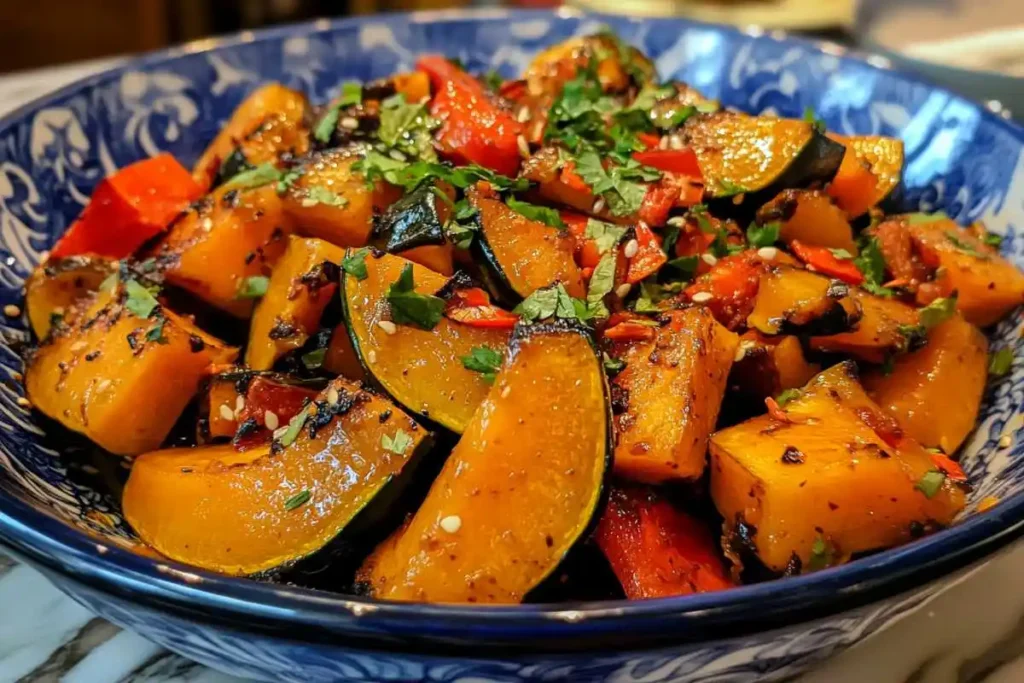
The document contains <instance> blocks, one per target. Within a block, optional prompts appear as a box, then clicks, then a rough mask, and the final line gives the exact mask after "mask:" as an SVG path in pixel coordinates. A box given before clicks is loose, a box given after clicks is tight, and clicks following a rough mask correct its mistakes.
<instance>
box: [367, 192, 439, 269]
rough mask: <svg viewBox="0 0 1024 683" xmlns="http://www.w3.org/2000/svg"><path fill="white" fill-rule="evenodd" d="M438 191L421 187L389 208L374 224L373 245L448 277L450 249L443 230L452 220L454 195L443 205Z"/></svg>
mask: <svg viewBox="0 0 1024 683" xmlns="http://www.w3.org/2000/svg"><path fill="white" fill-rule="evenodd" d="M446 189H450V188H446ZM437 191H438V190H437V188H435V187H434V186H431V185H423V186H421V187H419V188H417V189H415V190H413V191H412V192H410V193H409V194H407V195H405V196H404V197H402V198H401V199H399V200H398V201H397V202H395V203H394V204H392V205H391V207H390V208H388V210H387V212H386V213H384V215H382V216H381V217H380V218H379V219H378V220H376V221H374V227H373V244H374V245H376V246H378V247H380V248H381V249H383V250H384V251H386V252H388V253H389V254H398V255H400V256H401V257H402V258H406V259H409V260H410V261H413V262H414V263H418V264H420V265H422V266H426V267H427V268H430V269H431V270H433V271H434V272H436V273H441V274H442V275H451V274H452V273H453V272H454V266H453V263H452V252H453V249H452V245H451V244H450V243H449V242H448V237H447V236H446V235H445V230H444V226H445V223H446V222H447V221H448V219H449V218H450V217H451V204H452V200H451V195H454V192H451V193H449V201H445V200H444V199H442V198H440V197H439V196H438V195H437ZM442 191H443V190H442Z"/></svg>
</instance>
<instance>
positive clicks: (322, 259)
mask: <svg viewBox="0 0 1024 683" xmlns="http://www.w3.org/2000/svg"><path fill="white" fill-rule="evenodd" d="M344 256H345V250H344V249H342V248H341V247H338V246H335V245H333V244H329V243H327V242H324V241H323V240H318V239H308V238H301V237H295V236H292V237H289V238H288V246H287V248H286V249H285V252H284V254H283V255H282V256H281V258H280V259H279V260H278V262H277V264H276V265H275V266H274V270H273V272H272V273H271V275H270V280H269V281H266V280H260V281H259V282H260V283H261V284H260V288H261V289H262V287H263V284H262V283H266V291H265V292H264V293H263V294H262V297H261V298H260V299H259V303H257V304H256V310H255V311H254V312H253V316H252V323H251V325H250V326H249V345H248V347H247V348H246V350H245V364H246V365H248V366H249V367H250V368H252V369H253V370H269V369H270V368H271V367H273V365H274V363H275V362H276V361H277V359H278V358H280V357H281V356H283V355H285V354H286V353H288V352H289V351H293V350H295V349H297V348H299V347H301V346H302V345H303V344H305V343H306V340H307V339H309V336H310V335H311V334H313V333H314V332H316V330H317V329H318V328H319V327H320V317H321V316H322V315H323V312H324V309H325V308H326V307H327V304H328V303H330V301H331V300H332V297H333V296H334V294H335V291H337V289H338V274H339V273H340V272H341V271H340V266H341V260H342V259H343V258H344Z"/></svg>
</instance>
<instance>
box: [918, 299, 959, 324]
mask: <svg viewBox="0 0 1024 683" xmlns="http://www.w3.org/2000/svg"><path fill="white" fill-rule="evenodd" d="M955 312H956V295H955V294H954V295H953V296H950V297H940V298H938V299H936V300H935V301H933V302H931V303H930V304H928V305H927V306H925V307H924V308H922V309H921V310H920V311H919V312H918V319H919V320H920V322H921V326H922V327H924V329H925V330H926V331H927V330H931V329H933V328H935V327H937V326H939V325H941V324H942V323H944V322H946V321H947V320H949V319H950V318H952V317H953V314H954V313H955Z"/></svg>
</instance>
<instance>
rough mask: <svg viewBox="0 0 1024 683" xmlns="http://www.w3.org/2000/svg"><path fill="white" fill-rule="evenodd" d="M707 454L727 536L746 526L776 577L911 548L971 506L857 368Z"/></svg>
mask: <svg viewBox="0 0 1024 683" xmlns="http://www.w3.org/2000/svg"><path fill="white" fill-rule="evenodd" d="M710 453H711V497H712V499H713V500H714V502H715V506H716V507H717V508H718V511H719V512H720V513H721V514H722V516H723V517H724V518H725V524H726V531H725V536H726V537H729V536H730V535H731V534H732V533H733V532H737V531H739V530H740V529H741V528H744V529H746V531H747V532H748V534H752V537H748V540H749V541H750V542H751V543H752V544H753V550H754V551H755V552H756V554H757V557H758V558H760V560H761V562H763V563H764V564H765V566H767V567H768V568H769V569H771V570H774V571H777V572H783V571H789V572H799V571H808V570H814V569H820V568H824V567H826V566H832V565H835V564H840V563H842V562H845V561H847V560H848V559H849V558H850V556H851V555H853V554H854V553H859V552H864V551H868V550H876V549H880V548H887V547H890V546H894V545H898V544H901V543H906V542H908V541H910V540H911V539H913V538H914V537H915V536H916V535H918V534H920V530H922V529H925V530H927V529H932V528H935V527H936V526H942V525H947V524H949V523H950V522H952V520H953V518H954V517H955V516H956V514H957V513H958V512H959V511H960V510H961V509H963V506H964V492H963V490H962V489H961V488H960V487H959V486H957V485H956V484H955V483H954V482H953V481H952V477H951V476H947V475H945V474H943V472H942V471H941V470H940V469H938V468H937V464H936V463H935V461H934V459H933V457H932V454H930V453H928V452H927V451H926V450H925V449H924V448H923V447H922V446H921V445H920V444H919V443H917V442H916V441H915V440H914V439H913V438H911V437H910V436H908V435H906V434H904V433H902V432H901V430H900V429H899V427H898V425H896V423H895V420H894V419H893V418H892V417H891V416H888V415H886V414H885V413H884V412H883V411H882V410H881V408H879V407H878V406H877V405H875V404H874V403H872V401H871V399H869V398H868V397H867V395H866V394H865V393H864V390H863V389H862V388H861V386H860V384H859V383H858V382H857V378H856V366H855V365H854V364H853V363H852V362H845V363H840V364H839V365H836V366H833V367H832V368H829V369H828V370H826V371H825V372H823V373H821V374H819V375H818V376H817V377H815V378H814V379H812V380H811V381H810V382H809V383H808V384H807V386H806V387H805V388H804V389H803V390H802V391H800V392H799V394H798V395H797V396H796V397H795V398H791V399H790V400H789V401H788V402H786V403H784V404H782V406H781V407H779V406H776V407H775V409H774V410H772V411H771V412H769V414H767V415H762V416H760V417H756V418H753V419H751V420H748V421H746V422H743V423H741V424H739V425H736V426H735V427H730V428H728V429H724V430H722V431H719V432H717V433H715V434H714V435H712V437H711V450H710ZM755 529H756V531H753V530H755Z"/></svg>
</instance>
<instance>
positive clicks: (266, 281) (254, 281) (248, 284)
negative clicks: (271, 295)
mask: <svg viewBox="0 0 1024 683" xmlns="http://www.w3.org/2000/svg"><path fill="white" fill-rule="evenodd" d="M269 286H270V278H269V277H267V276H266V275H252V276H250V277H247V278H245V279H244V280H242V286H241V287H239V288H238V294H237V295H236V298H239V299H258V298H260V297H261V296H264V295H266V293H267V287H269Z"/></svg>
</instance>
